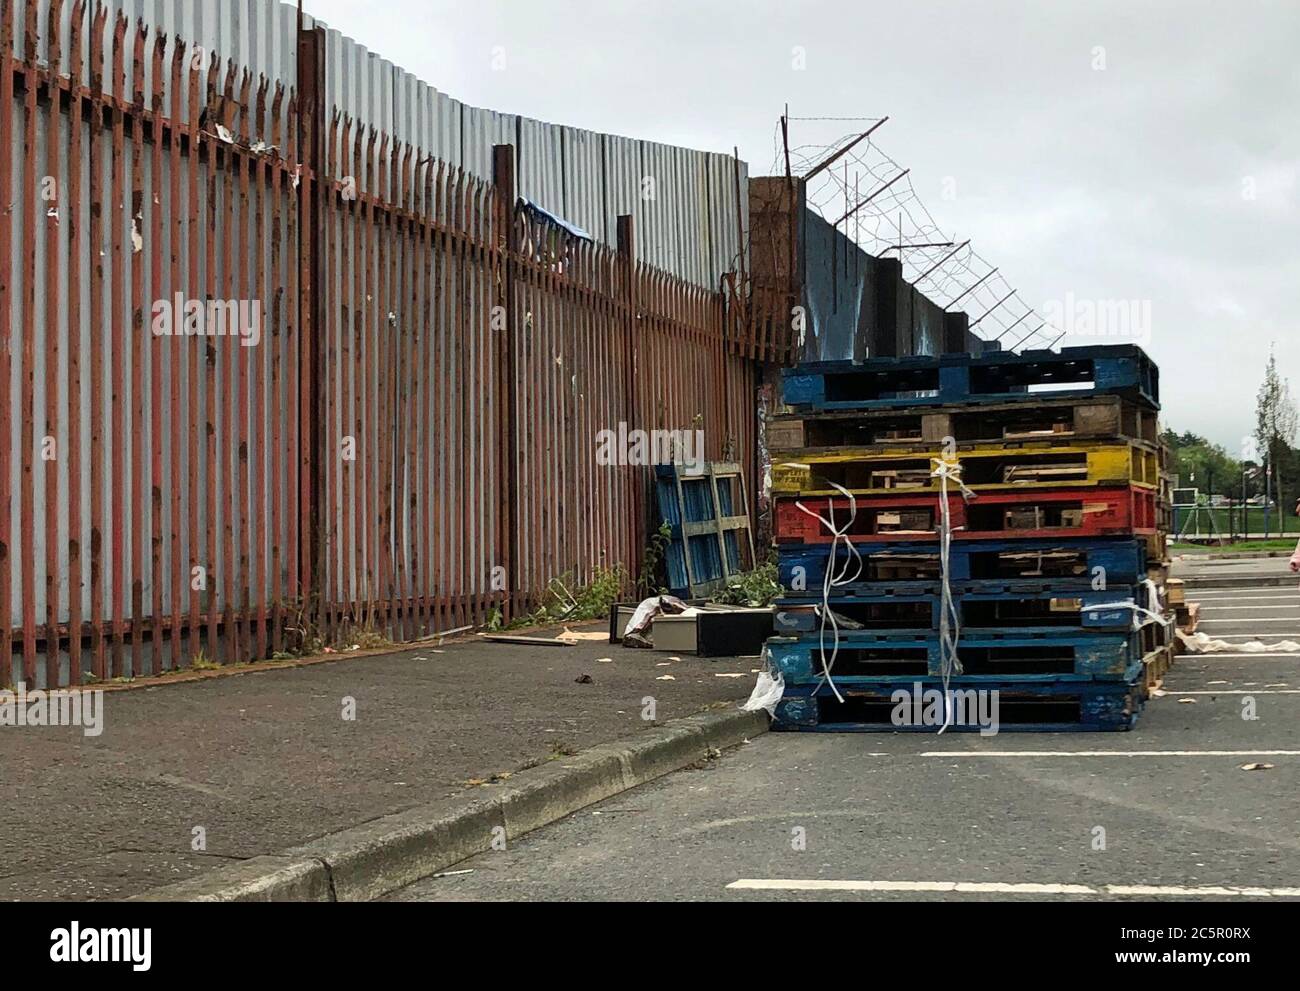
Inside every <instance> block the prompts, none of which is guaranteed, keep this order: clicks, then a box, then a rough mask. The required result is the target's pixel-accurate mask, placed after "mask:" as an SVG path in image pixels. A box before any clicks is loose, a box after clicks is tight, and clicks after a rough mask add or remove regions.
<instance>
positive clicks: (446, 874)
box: [429, 867, 474, 879]
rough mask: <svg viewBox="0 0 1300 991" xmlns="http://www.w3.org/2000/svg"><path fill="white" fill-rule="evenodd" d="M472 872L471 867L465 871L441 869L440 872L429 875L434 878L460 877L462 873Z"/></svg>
mask: <svg viewBox="0 0 1300 991" xmlns="http://www.w3.org/2000/svg"><path fill="white" fill-rule="evenodd" d="M473 873H474V868H472V867H471V868H470V869H469V870H467V871H443V872H442V873H441V874H430V875H429V877H430V878H434V879H436V878H440V877H460V876H461V875H462V874H473Z"/></svg>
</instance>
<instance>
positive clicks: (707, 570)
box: [655, 465, 744, 599]
mask: <svg viewBox="0 0 1300 991" xmlns="http://www.w3.org/2000/svg"><path fill="white" fill-rule="evenodd" d="M679 470H680V469H679V468H678V466H676V465H661V466H659V468H658V469H657V470H656V472H655V501H656V503H657V505H658V507H659V518H660V520H662V521H663V522H665V523H667V524H668V527H669V529H670V531H671V536H670V543H669V545H668V547H667V548H666V550H665V553H664V563H665V567H666V569H667V572H668V588H669V591H671V592H672V594H673V595H676V596H677V597H679V598H682V599H690V598H694V597H695V592H696V590H697V589H698V588H699V587H701V586H708V585H716V584H721V583H725V581H726V579H727V578H728V577H729V576H731V575H737V574H740V573H742V572H743V571H744V568H743V566H742V564H741V560H742V555H741V544H740V536H739V534H738V533H737V532H736V531H734V530H733V531H730V532H728V533H726V534H724V535H723V538H722V544H721V546H720V545H719V541H718V536H717V534H716V533H702V534H696V535H693V536H687V535H686V534H685V530H684V527H683V524H684V523H706V522H709V521H712V520H715V519H717V514H718V513H719V512H720V513H721V515H722V516H723V517H728V516H733V515H735V513H736V507H735V506H734V505H733V499H732V492H731V487H730V486H729V485H719V486H717V496H718V505H717V509H716V510H715V508H714V504H713V493H712V491H711V487H712V486H713V484H714V483H713V479H712V478H711V477H709V476H707V475H704V476H698V477H697V476H691V475H686V474H683V476H682V480H681V484H682V497H683V501H684V503H685V505H684V506H683V505H679V502H678V499H677V473H678V471H679ZM724 548H725V552H726V555H727V559H726V561H723V559H722V555H723V549H724ZM687 554H690V556H691V571H690V572H689V573H688V571H687V568H686V555H687ZM690 575H693V576H694V578H695V586H696V588H695V589H693V588H692V585H691V581H690Z"/></svg>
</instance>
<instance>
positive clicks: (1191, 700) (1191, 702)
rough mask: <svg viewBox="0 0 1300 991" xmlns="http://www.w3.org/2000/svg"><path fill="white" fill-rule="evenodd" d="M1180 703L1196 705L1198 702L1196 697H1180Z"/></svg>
mask: <svg viewBox="0 0 1300 991" xmlns="http://www.w3.org/2000/svg"><path fill="white" fill-rule="evenodd" d="M1178 704H1179V705H1195V704H1196V699H1179V700H1178Z"/></svg>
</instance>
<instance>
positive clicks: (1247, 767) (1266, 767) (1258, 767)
mask: <svg viewBox="0 0 1300 991" xmlns="http://www.w3.org/2000/svg"><path fill="white" fill-rule="evenodd" d="M1241 769H1242V770H1243V771H1271V770H1273V765H1272V764H1242V765H1241Z"/></svg>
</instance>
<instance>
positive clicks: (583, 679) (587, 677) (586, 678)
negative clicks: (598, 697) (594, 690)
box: [573, 674, 596, 685]
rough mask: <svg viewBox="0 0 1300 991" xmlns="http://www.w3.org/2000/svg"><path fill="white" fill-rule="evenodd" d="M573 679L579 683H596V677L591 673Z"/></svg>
mask: <svg viewBox="0 0 1300 991" xmlns="http://www.w3.org/2000/svg"><path fill="white" fill-rule="evenodd" d="M573 680H574V681H575V682H576V683H577V684H579V685H594V684H595V683H596V681H595V679H594V678H592V676H591V675H589V674H583V675H579V676H578V677H577V678H574V679H573Z"/></svg>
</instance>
